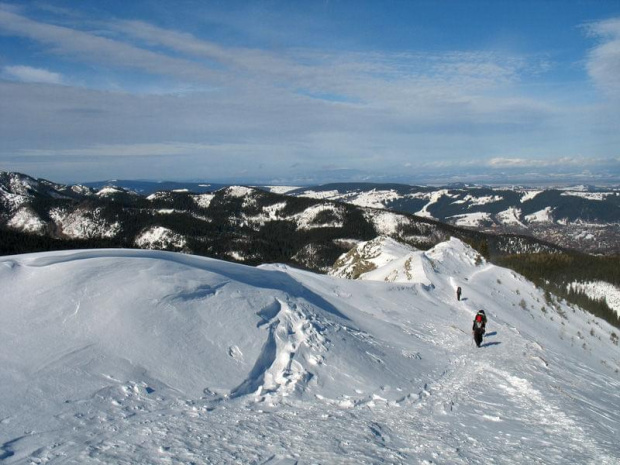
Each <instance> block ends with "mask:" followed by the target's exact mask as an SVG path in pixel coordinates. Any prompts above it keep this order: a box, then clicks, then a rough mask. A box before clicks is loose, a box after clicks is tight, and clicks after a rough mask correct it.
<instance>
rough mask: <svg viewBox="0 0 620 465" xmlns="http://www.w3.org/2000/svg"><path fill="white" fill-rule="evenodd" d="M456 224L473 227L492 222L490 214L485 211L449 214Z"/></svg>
mask: <svg viewBox="0 0 620 465" xmlns="http://www.w3.org/2000/svg"><path fill="white" fill-rule="evenodd" d="M448 219H450V220H452V221H453V222H454V224H455V225H456V226H462V227H466V228H475V227H478V226H482V225H486V224H489V223H492V220H491V214H490V213H486V212H476V213H467V214H464V215H454V216H449V217H448Z"/></svg>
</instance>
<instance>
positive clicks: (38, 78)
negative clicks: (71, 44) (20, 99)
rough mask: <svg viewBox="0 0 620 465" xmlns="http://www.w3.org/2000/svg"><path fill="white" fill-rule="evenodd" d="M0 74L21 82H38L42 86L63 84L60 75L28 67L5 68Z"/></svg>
mask: <svg viewBox="0 0 620 465" xmlns="http://www.w3.org/2000/svg"><path fill="white" fill-rule="evenodd" d="M2 74H3V75H4V76H6V77H8V78H9V79H15V80H17V81H22V82H39V83H44V84H61V83H62V82H63V78H62V75H61V74H60V73H54V72H52V71H48V70H46V69H41V68H32V67H30V66H20V65H16V66H5V67H4V68H3V69H2Z"/></svg>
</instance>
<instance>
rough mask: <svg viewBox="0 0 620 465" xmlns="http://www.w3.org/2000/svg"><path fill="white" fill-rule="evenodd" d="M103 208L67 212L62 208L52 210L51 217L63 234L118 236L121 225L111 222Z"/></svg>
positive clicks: (73, 235) (73, 236) (80, 236)
mask: <svg viewBox="0 0 620 465" xmlns="http://www.w3.org/2000/svg"><path fill="white" fill-rule="evenodd" d="M101 212H102V210H101V208H95V209H94V210H79V209H78V210H74V211H71V212H66V211H65V210H63V209H60V208H54V209H52V210H50V217H51V218H52V220H53V221H54V223H56V225H57V226H58V227H59V228H60V230H61V232H62V234H64V235H65V236H67V237H70V238H72V239H86V238H95V237H97V238H106V237H114V236H116V235H117V234H118V233H119V232H120V230H121V225H120V224H119V223H118V222H117V221H115V222H114V223H110V222H109V221H107V220H106V219H105V218H102V216H101Z"/></svg>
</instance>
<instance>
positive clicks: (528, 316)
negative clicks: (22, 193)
mask: <svg viewBox="0 0 620 465" xmlns="http://www.w3.org/2000/svg"><path fill="white" fill-rule="evenodd" d="M384 244H387V243H384ZM388 245H389V246H390V247H389V249H390V251H391V253H392V254H393V255H392V256H393V259H392V260H384V261H383V262H381V259H380V258H379V257H375V258H376V259H377V260H378V261H376V263H377V265H380V266H377V268H376V270H377V271H378V270H379V269H381V268H382V267H389V266H392V267H395V266H397V263H398V260H399V258H402V256H400V255H399V254H398V253H397V252H398V251H397V250H396V248H395V247H394V244H388ZM401 252H404V253H405V254H413V256H415V257H417V258H418V260H419V262H420V263H421V265H420V266H421V271H422V272H423V273H422V274H419V273H414V274H411V275H410V276H411V279H399V280H398V281H399V282H385V281H383V280H378V281H370V280H366V281H361V280H356V281H353V280H346V279H341V278H335V277H330V276H323V275H317V274H313V273H310V272H305V271H299V270H295V269H292V268H288V267H286V266H283V265H266V266H262V267H259V268H251V267H247V266H243V265H237V264H231V263H227V262H222V261H217V260H213V259H208V258H200V257H194V256H189V255H183V254H177V253H171V252H156V251H144V250H97V251H68V252H53V253H42V254H31V255H22V256H13V257H2V258H0V295H2V305H1V306H0V321H1V322H2V324H1V325H0V359H1V361H2V370H1V371H0V460H2V461H3V462H5V463H7V464H15V463H19V464H26V463H28V464H30V463H79V464H89V463H118V464H136V463H138V464H147V463H148V464H152V463H175V464H177V463H179V464H190V463H197V464H203V463H218V464H219V463H244V464H259V463H261V464H262V463H269V464H292V463H299V464H310V463H323V464H334V463H351V464H360V463H390V464H394V463H407V464H409V463H411V464H430V463H444V464H448V463H449V464H470V463H471V464H481V463H485V464H486V463H497V464H499V463H502V464H522V463H557V464H564V463H595V464H597V465H598V464H616V463H618V457H619V456H620V445H619V444H618V441H617V437H618V433H619V432H620V431H619V430H620V397H619V396H618V392H619V391H618V389H619V388H620V375H619V373H618V370H619V368H620V347H618V337H617V333H618V330H617V329H614V328H612V327H611V326H609V325H608V324H607V323H605V322H603V321H601V320H599V319H597V318H594V317H592V316H591V315H589V314H586V313H584V312H582V311H581V310H579V309H573V308H571V307H568V306H566V305H564V304H562V303H559V302H555V301H549V302H547V301H545V298H544V293H543V292H542V291H541V290H538V289H536V288H535V287H534V286H532V285H531V284H530V283H529V282H527V281H526V280H524V279H523V278H522V277H520V276H518V275H515V274H514V272H511V271H509V270H506V269H501V268H497V267H494V266H492V265H489V264H487V263H485V262H484V261H482V260H479V259H478V257H477V256H476V254H475V252H474V251H473V250H471V249H469V248H468V247H467V246H465V245H464V244H462V243H461V242H459V241H457V240H451V241H449V242H446V243H442V244H439V245H438V246H436V247H435V248H433V249H431V250H430V251H427V252H424V253H422V252H419V251H415V250H413V249H406V250H405V248H403V249H402V250H401ZM380 253H381V252H380ZM402 276H407V275H406V274H403V275H402ZM421 278H422V279H423V280H424V282H422V279H421ZM381 279H383V278H381ZM426 281H428V282H426ZM456 286H461V287H462V288H463V298H462V300H461V301H460V302H459V301H457V300H456V298H455V289H456ZM480 308H484V309H485V310H486V312H487V315H488V316H489V323H488V326H487V336H486V338H485V341H484V344H483V347H482V348H480V349H477V348H476V347H475V346H474V345H473V342H472V338H471V335H470V327H471V321H472V318H473V315H474V313H475V312H476V310H478V309H480ZM614 335H615V338H614Z"/></svg>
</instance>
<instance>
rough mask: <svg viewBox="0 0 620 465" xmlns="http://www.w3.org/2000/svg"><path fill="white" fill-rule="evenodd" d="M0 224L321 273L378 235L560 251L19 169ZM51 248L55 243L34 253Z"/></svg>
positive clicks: (239, 190) (254, 198) (388, 215)
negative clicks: (39, 176) (56, 179)
mask: <svg viewBox="0 0 620 465" xmlns="http://www.w3.org/2000/svg"><path fill="white" fill-rule="evenodd" d="M0 227H3V228H4V229H5V230H6V231H14V232H20V233H29V234H30V237H29V238H28V241H30V242H32V241H34V239H33V237H32V236H33V235H34V236H37V237H45V238H50V240H51V239H53V240H63V241H67V240H73V241H82V244H81V246H82V247H84V246H89V247H100V246H105V247H138V248H147V249H164V250H173V251H184V252H188V253H194V254H198V255H205V256H210V257H214V258H222V259H227V260H234V261H238V262H242V263H246V264H253V265H257V264H261V263H268V262H283V263H289V264H293V265H296V266H300V267H304V268H308V269H312V270H317V271H323V272H326V271H328V270H329V269H330V267H331V265H332V264H333V263H334V261H335V260H336V259H337V258H338V257H339V256H340V255H341V254H343V253H345V252H347V251H348V250H349V249H350V248H351V247H352V246H354V245H355V244H356V243H358V242H359V241H365V240H369V239H373V238H375V237H376V236H378V235H387V236H391V237H393V238H395V239H397V240H399V241H400V242H403V243H407V244H409V245H412V246H416V247H420V248H429V247H431V246H433V245H434V244H437V243H438V242H440V241H442V240H445V239H447V238H449V237H450V236H455V237H459V238H461V239H462V240H465V241H467V242H469V243H479V244H483V245H484V247H485V248H486V250H487V251H488V253H489V254H509V253H523V252H556V251H558V250H559V248H558V247H554V246H551V245H550V244H546V243H543V242H541V241H539V240H535V239H532V238H528V237H519V236H514V235H513V236H502V235H484V234H480V233H478V232H476V231H472V230H468V229H465V228H459V227H454V226H450V225H444V224H442V223H440V222H437V221H434V220H431V219H427V218H422V217H415V216H413V215H409V214H404V213H397V212H390V211H386V210H378V209H375V208H369V207H359V206H356V205H349V204H344V203H338V202H332V201H328V200H320V199H309V198H304V197H295V196H284V195H281V194H276V193H271V192H266V191H265V190H264V189H258V188H251V187H242V186H229V187H224V188H220V189H219V190H216V191H214V192H208V193H202V194H199V193H193V192H188V191H186V190H181V191H158V192H155V193H152V194H149V195H148V196H145V195H141V194H138V193H136V192H134V191H130V190H127V189H125V188H122V187H118V186H106V187H101V188H99V189H94V188H90V187H85V186H64V185H59V184H54V183H51V182H49V181H45V180H35V179H33V178H30V177H28V176H25V175H21V174H17V173H0ZM5 236H6V234H5ZM7 237H8V236H7ZM7 241H9V242H12V243H11V244H4V245H3V247H4V250H5V253H7V252H11V251H13V252H29V251H33V250H32V249H28V250H24V249H23V248H22V249H19V248H15V244H14V243H15V242H24V241H25V239H24V238H22V237H17V238H15V239H10V238H9V239H7ZM83 241H87V242H88V243H86V244H85V243H84V242H83ZM5 242H6V241H5ZM73 246H77V245H74V244H72V247H73ZM50 248H58V247H52V246H49V245H48V246H47V247H43V246H41V247H40V248H39V249H36V248H35V250H45V249H50Z"/></svg>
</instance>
